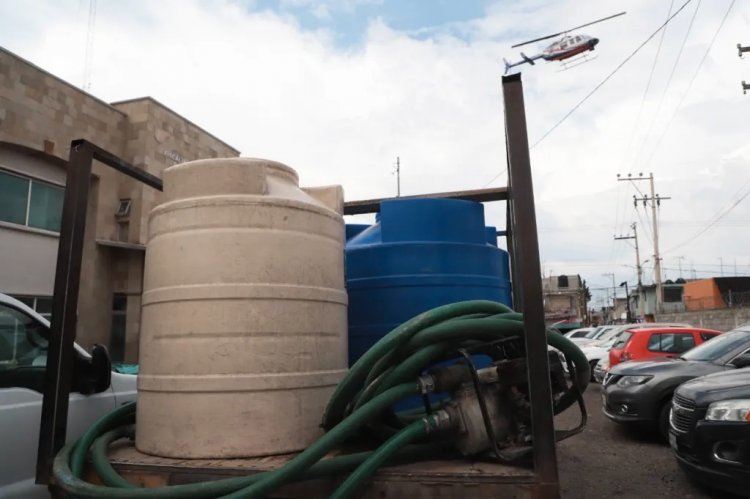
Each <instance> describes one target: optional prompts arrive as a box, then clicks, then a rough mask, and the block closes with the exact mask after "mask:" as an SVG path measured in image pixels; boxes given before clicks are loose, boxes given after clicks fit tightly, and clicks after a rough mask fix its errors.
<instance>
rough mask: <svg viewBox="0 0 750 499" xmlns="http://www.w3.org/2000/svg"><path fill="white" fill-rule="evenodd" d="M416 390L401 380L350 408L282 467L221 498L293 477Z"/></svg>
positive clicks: (257, 491) (262, 492)
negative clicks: (352, 410) (342, 417)
mask: <svg viewBox="0 0 750 499" xmlns="http://www.w3.org/2000/svg"><path fill="white" fill-rule="evenodd" d="M416 393H419V386H418V385H417V384H416V383H403V384H400V385H396V386H394V387H393V388H389V389H388V390H386V391H385V392H383V393H381V394H380V395H378V396H377V397H375V398H373V399H372V400H371V401H369V402H368V403H366V404H365V405H363V406H362V407H360V408H359V409H357V410H356V411H354V412H353V413H352V414H351V415H350V416H349V417H348V418H346V420H344V421H342V422H341V424H339V425H336V427H335V428H331V430H330V431H328V432H327V433H326V434H324V435H323V436H322V437H320V438H319V439H318V440H317V441H315V443H313V444H312V445H311V446H310V447H308V448H307V449H305V450H304V451H303V452H302V453H301V454H299V455H297V456H296V457H295V458H294V459H292V460H291V461H289V462H288V463H287V464H286V465H284V467H282V468H281V469H279V470H277V471H276V472H274V473H270V474H269V475H268V476H266V477H264V478H263V479H261V480H260V481H259V482H258V483H255V484H253V485H250V486H249V487H247V488H245V489H241V490H238V491H237V492H234V493H232V494H229V495H227V496H226V498H225V499H241V498H258V497H265V496H266V494H268V493H269V492H271V491H272V490H274V489H276V488H277V487H279V486H281V485H283V484H285V483H289V482H292V481H294V480H295V479H297V478H298V477H299V475H300V474H302V473H303V472H304V471H305V470H307V469H308V468H309V467H310V466H312V465H313V464H314V463H315V462H317V461H318V460H320V458H322V457H323V456H325V455H326V454H327V453H328V452H330V451H331V450H333V449H334V447H336V446H337V445H339V444H341V443H342V442H344V440H346V438H347V437H349V436H351V435H353V434H354V433H355V432H356V431H357V430H358V429H359V428H360V427H361V426H362V424H364V423H366V422H367V421H368V420H371V419H373V418H374V417H375V416H379V415H380V414H381V413H382V411H383V410H384V409H386V408H388V407H390V406H391V405H393V404H395V403H396V402H398V401H399V400H401V399H402V398H404V397H407V396H409V395H414V394H416Z"/></svg>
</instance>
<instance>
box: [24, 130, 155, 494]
mask: <svg viewBox="0 0 750 499" xmlns="http://www.w3.org/2000/svg"><path fill="white" fill-rule="evenodd" d="M95 159H96V160H97V161H100V162H101V163H103V164H105V165H107V166H110V167H112V168H114V169H115V170H118V171H119V172H121V173H124V174H126V175H128V176H130V177H133V178H135V179H136V180H138V181H140V182H143V183H145V184H146V185H149V186H150V187H153V188H155V189H158V190H162V181H161V179H159V178H158V177H155V176H153V175H151V174H150V173H148V172H146V171H144V170H141V169H140V168H136V167H135V166H133V165H131V164H129V163H127V162H126V161H124V160H122V159H120V158H118V157H117V156H115V155H114V154H111V153H109V152H107V151H105V150H104V149H101V148H100V147H98V146H96V145H94V144H92V143H90V142H88V141H86V140H83V139H77V140H74V141H72V142H71V143H70V155H69V158H68V174H67V180H66V182H65V198H64V201H63V210H62V221H61V226H60V241H59V244H58V247H57V267H56V269H55V287H54V296H53V298H52V319H51V324H50V338H49V350H48V353H47V368H46V370H45V377H44V398H43V401H42V418H41V424H40V427H39V446H38V448H37V462H36V483H40V484H49V480H50V476H51V475H52V462H53V461H54V459H55V455H56V454H57V452H58V451H59V450H60V449H61V448H62V447H63V445H65V436H66V431H67V425H68V401H69V398H70V386H71V376H72V372H73V367H74V366H73V363H74V355H75V352H74V349H73V340H74V339H75V336H76V325H77V322H78V321H77V319H78V317H77V314H78V290H79V286H80V282H81V261H82V258H83V241H84V234H85V231H86V212H87V209H88V198H89V188H90V185H91V169H92V164H93V161H94V160H95Z"/></svg>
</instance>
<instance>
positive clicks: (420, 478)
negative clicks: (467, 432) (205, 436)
mask: <svg viewBox="0 0 750 499" xmlns="http://www.w3.org/2000/svg"><path fill="white" fill-rule="evenodd" d="M294 455H295V454H286V455H280V456H269V457H260V458H252V459H190V460H186V459H171V458H163V457H157V456H151V455H148V454H143V453H141V452H138V451H137V450H136V449H135V446H134V445H133V443H132V442H124V441H122V442H118V443H116V444H114V445H113V446H112V447H111V449H110V453H109V456H110V460H111V462H112V465H113V466H114V468H115V469H116V470H117V471H118V472H119V473H120V474H121V475H122V476H123V477H125V478H126V479H128V480H130V481H131V482H133V483H136V484H140V485H142V486H146V487H159V486H164V485H177V484H186V483H193V482H199V481H206V480H217V479H221V478H229V477H235V476H241V475H248V474H253V473H258V472H262V471H269V470H274V469H277V468H279V467H281V466H283V465H284V464H285V463H286V462H288V461H289V460H290V459H291V458H292V457H294ZM86 478H87V479H88V480H90V481H92V482H98V481H99V480H98V477H96V473H95V472H94V471H93V469H88V470H87V472H86ZM340 480H341V478H337V479H333V478H326V479H316V480H308V481H306V482H299V483H296V484H293V485H289V486H286V487H283V488H282V489H279V491H278V492H277V493H275V494H274V495H272V496H271V497H274V498H297V497H299V498H318V497H320V498H324V497H327V496H328V495H329V494H330V493H331V492H332V491H333V490H335V487H336V485H337V484H338V483H339V482H340ZM535 480H536V476H535V474H534V472H533V471H532V470H531V469H527V468H521V467H514V466H506V465H502V464H498V463H493V462H489V461H469V460H439V461H438V460H435V461H421V462H417V463H411V464H401V465H395V466H392V467H386V468H382V469H381V470H380V471H379V472H378V473H377V474H376V475H375V477H374V478H373V480H372V481H371V482H370V484H369V485H368V486H367V487H366V488H365V489H363V490H362V493H361V496H360V497H363V498H367V499H370V498H373V499H374V498H408V499H422V498H425V499H426V498H440V499H453V498H490V497H492V498H496V497H504V498H505V497H519V498H522V497H524V498H525V497H537V496H540V495H542V494H543V491H542V489H545V490H546V491H547V492H548V491H549V487H544V484H540V483H538V482H537V483H535ZM548 485H553V486H554V487H556V486H557V484H548Z"/></svg>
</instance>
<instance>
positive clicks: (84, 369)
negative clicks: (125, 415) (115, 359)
mask: <svg viewBox="0 0 750 499" xmlns="http://www.w3.org/2000/svg"><path fill="white" fill-rule="evenodd" d="M111 383H112V361H111V360H110V358H109V352H108V351H107V347H105V346H104V345H98V344H97V345H94V348H93V350H92V351H91V359H86V360H83V359H81V362H80V364H79V366H78V368H77V369H76V373H75V375H74V389H75V391H77V392H79V393H82V394H84V395H91V394H93V393H101V392H103V391H105V390H107V389H108V388H109V386H110V384H111Z"/></svg>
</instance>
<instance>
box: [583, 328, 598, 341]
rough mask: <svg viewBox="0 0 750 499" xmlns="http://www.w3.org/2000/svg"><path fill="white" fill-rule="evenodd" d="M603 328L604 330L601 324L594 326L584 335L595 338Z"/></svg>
mask: <svg viewBox="0 0 750 499" xmlns="http://www.w3.org/2000/svg"><path fill="white" fill-rule="evenodd" d="M601 330H602V327H601V326H599V327H597V328H594V329H592V330H591V331H589V332H588V333H586V336H584V338H593V337H594V336H596V335H597V334H599V331H601Z"/></svg>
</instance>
